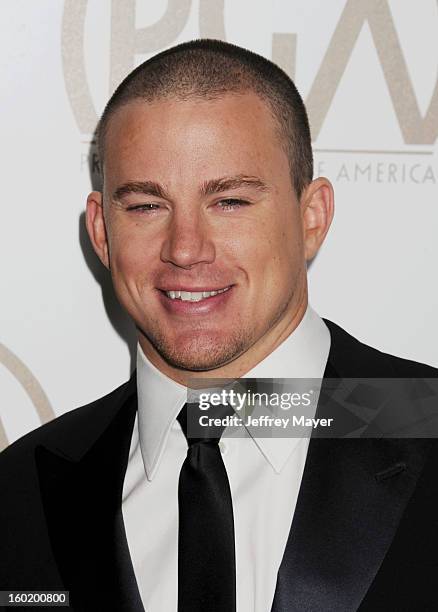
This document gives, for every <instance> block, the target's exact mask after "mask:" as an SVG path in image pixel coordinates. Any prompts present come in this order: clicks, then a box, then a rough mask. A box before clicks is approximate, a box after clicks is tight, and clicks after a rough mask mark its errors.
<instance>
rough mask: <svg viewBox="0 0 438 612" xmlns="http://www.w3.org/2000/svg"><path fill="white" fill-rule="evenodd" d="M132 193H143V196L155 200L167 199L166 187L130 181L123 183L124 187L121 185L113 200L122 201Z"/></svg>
mask: <svg viewBox="0 0 438 612" xmlns="http://www.w3.org/2000/svg"><path fill="white" fill-rule="evenodd" d="M130 193H142V194H143V195H148V196H152V197H154V198H163V199H164V200H165V199H167V193H166V190H165V189H164V187H163V186H162V185H160V184H159V183H156V182H154V181H130V182H128V183H123V185H120V186H119V187H117V189H116V190H115V191H114V193H113V196H112V199H113V200H121V199H122V198H123V197H124V196H126V195H129V194H130Z"/></svg>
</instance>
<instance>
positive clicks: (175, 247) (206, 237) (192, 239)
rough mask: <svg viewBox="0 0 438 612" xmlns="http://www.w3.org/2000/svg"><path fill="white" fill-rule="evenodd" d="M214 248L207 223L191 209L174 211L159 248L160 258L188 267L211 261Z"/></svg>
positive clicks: (213, 257)
mask: <svg viewBox="0 0 438 612" xmlns="http://www.w3.org/2000/svg"><path fill="white" fill-rule="evenodd" d="M214 259H215V248H214V242H213V240H212V236H211V232H210V231H209V228H208V223H207V221H206V220H205V219H203V218H202V215H201V214H200V213H195V212H194V211H193V210H192V211H190V213H189V212H188V211H187V210H185V211H182V210H181V211H174V212H173V215H172V218H171V220H170V221H169V225H168V227H167V232H166V236H165V240H164V242H163V246H162V250H161V260H162V261H164V262H166V263H172V264H173V265H175V266H178V267H179V268H185V269H190V268H192V267H193V266H195V265H196V264H199V263H212V262H213V261H214Z"/></svg>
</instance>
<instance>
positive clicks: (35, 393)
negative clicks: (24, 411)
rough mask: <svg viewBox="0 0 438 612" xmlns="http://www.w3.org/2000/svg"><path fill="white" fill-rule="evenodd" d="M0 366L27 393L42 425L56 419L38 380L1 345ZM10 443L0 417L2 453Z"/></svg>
mask: <svg viewBox="0 0 438 612" xmlns="http://www.w3.org/2000/svg"><path fill="white" fill-rule="evenodd" d="M0 364H2V365H3V366H4V367H5V368H6V369H7V370H8V371H9V373H10V374H11V375H12V376H13V378H14V379H15V380H16V382H17V383H18V384H19V385H21V387H22V388H23V389H24V390H25V391H26V393H27V395H28V397H29V399H30V400H31V402H32V406H33V408H34V410H35V412H36V414H37V416H38V418H39V421H40V423H41V425H42V424H44V423H47V422H48V421H51V420H52V419H54V418H55V413H54V411H53V408H52V406H51V405H50V402H49V400H48V398H47V396H46V394H45V393H44V390H43V388H42V387H41V385H40V383H39V382H38V380H37V379H36V378H35V376H34V375H33V374H32V372H31V371H30V370H29V368H28V367H27V366H26V364H25V363H23V362H22V361H21V360H20V359H19V358H18V357H17V356H16V355H15V354H14V353H13V352H12V351H11V350H10V349H8V348H6V346H4V344H1V343H0ZM9 442H10V441H9V440H8V437H7V435H6V430H5V428H4V425H3V423H2V420H1V417H0V452H1V451H2V450H3V449H4V448H6V447H7V446H8V444H9Z"/></svg>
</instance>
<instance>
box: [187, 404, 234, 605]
mask: <svg viewBox="0 0 438 612" xmlns="http://www.w3.org/2000/svg"><path fill="white" fill-rule="evenodd" d="M224 408H225V407H223V406H220V407H215V410H217V409H219V410H220V409H222V414H221V416H222V415H223V414H224V412H227V413H228V414H230V413H231V412H232V410H230V408H228V407H226V408H225V411H224ZM188 409H189V410H190V409H196V407H195V406H193V405H189V406H188ZM186 411H187V404H186V405H185V406H184V408H183V409H182V410H181V412H180V413H179V415H178V421H179V422H180V424H181V427H182V430H183V432H184V434H185V436H186V438H187V442H188V445H189V448H188V450H187V457H186V459H185V461H184V463H183V465H182V468H181V472H180V476H179V487H178V503H179V538H178V612H235V610H236V561H235V547H234V520H233V505H232V500H231V491H230V485H229V482H228V476H227V472H226V470H225V466H224V463H223V461H222V457H221V452H220V449H219V440H220V436H221V435H222V433H223V430H224V427H222V428H221V429H219V430H218V428H217V427H215V428H214V435H215V436H216V437H209V438H190V437H188V436H187V412H186ZM198 414H199V412H198ZM209 416H216V414H214V415H212V414H211V409H210V410H209ZM203 429H204V428H203ZM205 433H206V435H208V431H206V432H205Z"/></svg>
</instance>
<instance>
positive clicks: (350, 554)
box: [0, 41, 438, 612]
mask: <svg viewBox="0 0 438 612" xmlns="http://www.w3.org/2000/svg"><path fill="white" fill-rule="evenodd" d="M99 147H100V157H101V161H102V170H103V179H104V180H103V191H102V193H99V192H92V193H91V194H90V195H89V196H88V200H87V217H86V219H87V228H88V232H89V235H90V238H91V241H92V244H93V246H94V249H95V251H96V253H97V254H98V256H99V258H100V259H101V260H102V262H103V263H104V265H105V266H106V267H107V268H108V269H109V270H110V272H111V275H112V279H113V283H114V288H115V291H116V293H117V296H118V298H119V300H120V302H121V303H122V305H123V306H124V307H125V309H126V310H127V312H128V313H129V315H130V316H131V317H132V319H133V321H134V322H135V324H136V327H137V329H138V340H139V346H138V359H137V372H136V376H135V375H134V376H133V377H132V378H131V380H130V381H129V382H128V383H126V384H125V385H122V387H120V388H118V389H116V390H115V391H113V392H112V393H110V394H109V395H108V396H106V397H104V398H101V399H99V400H97V401H96V402H94V403H93V404H91V405H89V406H85V407H83V408H80V409H78V410H75V411H72V412H70V413H68V414H66V415H64V416H62V417H60V418H58V419H56V420H55V421H53V422H51V423H49V424H48V425H45V426H44V427H42V428H40V429H38V430H37V431H35V432H32V433H31V434H28V435H27V436H25V437H24V438H23V439H21V440H19V441H18V442H16V443H15V444H13V445H12V446H11V447H10V448H8V449H6V451H4V453H3V454H2V456H1V457H0V475H1V490H2V509H1V514H0V516H1V529H2V532H1V539H0V541H1V543H2V553H1V564H2V565H1V579H0V585H1V589H3V590H5V589H16V590H17V589H22V590H24V589H25V590H30V589H53V590H55V589H65V590H69V591H70V598H71V605H72V608H73V609H75V610H123V611H124V610H143V609H145V610H148V611H149V612H155V611H166V612H170V611H172V610H177V609H178V610H179V611H180V612H181V611H184V612H185V611H188V610H190V611H193V612H196V611H197V610H205V611H206V612H212V611H216V610H217V611H218V610H223V611H224V612H231V611H232V610H239V612H242V611H253V610H254V611H257V612H262V611H267V610H271V609H272V610H274V611H275V612H280V611H282V612H286V611H295V610H309V611H326V610H330V611H331V610H339V611H350V610H358V609H360V610H385V611H387V610H397V611H399V610H429V609H435V608H436V607H437V605H438V595H437V594H436V589H435V588H434V583H433V582H432V575H433V576H435V571H436V567H437V563H438V561H437V552H436V551H437V550H438V546H437V544H438V543H437V541H436V538H437V527H438V523H437V520H436V516H437V486H436V478H435V473H436V472H435V468H436V467H438V453H437V447H436V444H435V442H434V441H433V440H428V439H425V440H421V439H404V440H403V439H380V440H375V439H360V440H358V439H339V440H337V439H316V438H315V439H311V441H310V443H309V440H308V439H305V438H302V439H296V438H290V439H282V440H275V439H273V440H272V439H271V440H269V439H264V438H255V437H254V438H253V437H251V436H249V435H247V436H246V437H244V438H240V439H225V438H224V439H223V440H222V441H221V446H220V447H219V446H218V444H217V442H218V440H217V439H216V440H210V441H209V442H208V443H202V442H199V440H196V441H193V439H191V438H190V435H189V434H188V433H187V431H186V430H185V425H184V418H186V416H187V415H186V413H185V404H186V400H187V395H186V389H187V386H189V384H190V380H191V379H192V378H193V377H195V376H196V377H197V378H240V377H248V378H254V377H259V378H322V377H324V379H328V378H330V377H332V378H340V377H344V378H347V377H369V378H371V377H375V378H384V377H386V378H404V377H423V378H436V376H437V371H436V370H434V369H432V368H430V367H428V366H425V365H422V364H418V363H414V362H410V361H406V360H402V359H399V358H396V357H392V356H390V355H386V354H383V353H381V352H379V351H377V350H375V349H372V348H371V347H368V346H366V345H364V344H361V343H360V342H359V341H357V340H355V339H354V338H352V337H351V336H350V335H349V334H348V333H347V332H345V331H343V330H342V329H341V328H340V327H338V326H337V325H335V324H334V323H331V322H330V321H324V320H322V319H320V318H319V317H318V315H317V314H316V313H315V312H314V311H313V310H312V309H311V308H310V307H309V305H308V298H307V279H306V262H307V261H310V260H311V259H312V258H313V257H314V256H315V254H316V253H317V251H318V249H319V247H320V246H321V244H322V242H323V240H324V238H325V236H326V233H327V231H328V229H329V226H330V222H331V220H332V216H333V190H332V187H331V185H330V183H329V181H327V180H326V179H324V178H318V179H315V180H312V151H311V142H310V132H309V126H308V121H307V117H306V112H305V109H304V106H303V103H302V100H301V98H300V96H299V94H298V92H297V91H296V89H295V86H294V85H293V83H292V82H291V81H290V79H289V78H288V77H287V76H286V75H285V74H284V73H283V72H282V71H281V70H280V69H279V68H278V67H276V66H274V65H273V64H272V63H271V62H269V61H268V60H266V59H263V58H261V57H259V56H257V55H255V54H253V53H251V52H249V51H246V50H243V49H240V48H238V47H235V46H232V45H229V44H226V43H222V42H218V41H195V42H191V43H186V44H183V45H180V46H177V47H174V48H172V49H169V50H168V51H166V52H164V53H161V54H159V55H158V56H156V57H155V58H152V59H151V60H149V61H147V62H145V63H144V64H142V65H141V66H139V67H138V68H137V69H136V70H134V71H133V72H132V73H131V74H130V75H129V76H128V77H127V78H126V79H125V81H124V82H123V83H122V84H121V85H120V86H119V88H118V89H117V90H116V92H115V93H114V95H113V96H112V98H111V100H110V101H109V103H108V105H107V107H106V109H105V112H104V114H103V117H102V119H101V122H100V125H99ZM102 367H104V364H102ZM369 408H370V409H372V408H373V406H372V404H371V405H370V406H369ZM184 415H185V416H184ZM219 448H220V449H221V452H219V450H218V449H219ZM194 449H195V450H194ZM195 453H198V454H197V461H196V460H194V459H193V457H194V454H195ZM205 465H207V468H208V469H204V468H205ZM224 468H225V469H224ZM203 469H204V471H202V470H203ZM209 504H210V505H209ZM432 572H433V574H432Z"/></svg>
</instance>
